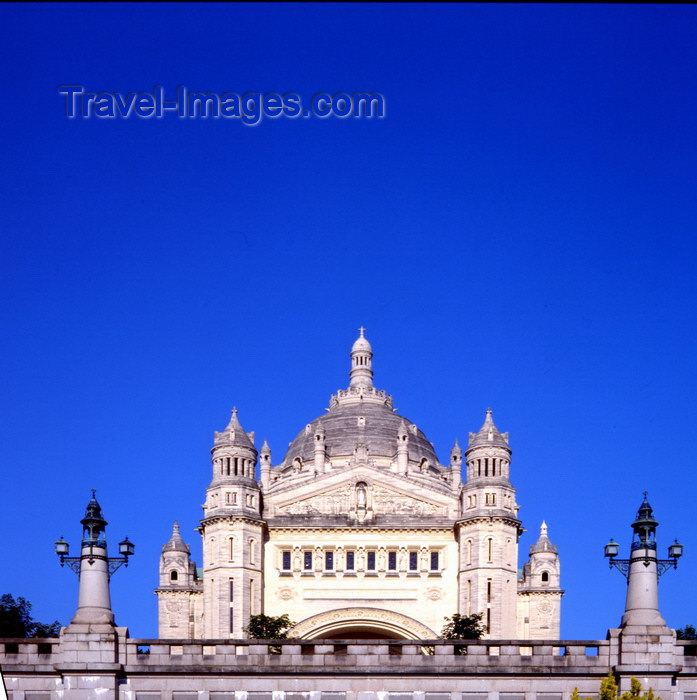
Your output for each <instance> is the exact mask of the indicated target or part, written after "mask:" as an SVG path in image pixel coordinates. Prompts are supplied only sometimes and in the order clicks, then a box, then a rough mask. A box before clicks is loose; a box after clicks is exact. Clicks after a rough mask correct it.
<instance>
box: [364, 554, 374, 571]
mask: <svg viewBox="0 0 697 700" xmlns="http://www.w3.org/2000/svg"><path fill="white" fill-rule="evenodd" d="M366 568H367V569H368V571H375V552H368V566H367V567H366Z"/></svg>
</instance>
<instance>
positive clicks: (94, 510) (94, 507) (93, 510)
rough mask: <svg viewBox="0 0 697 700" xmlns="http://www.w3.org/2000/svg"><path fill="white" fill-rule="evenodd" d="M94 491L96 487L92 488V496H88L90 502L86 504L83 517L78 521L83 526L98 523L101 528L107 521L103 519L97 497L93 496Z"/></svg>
mask: <svg viewBox="0 0 697 700" xmlns="http://www.w3.org/2000/svg"><path fill="white" fill-rule="evenodd" d="M96 493H97V489H92V498H90V502H89V503H88V504H87V508H86V509H85V517H84V518H83V519H82V520H81V521H80V523H81V524H82V525H84V526H85V527H86V526H87V525H98V526H100V527H101V529H102V530H103V529H104V527H106V525H108V523H107V521H106V520H104V516H103V515H102V507H101V506H100V505H99V503H97V497H96V496H95V494H96Z"/></svg>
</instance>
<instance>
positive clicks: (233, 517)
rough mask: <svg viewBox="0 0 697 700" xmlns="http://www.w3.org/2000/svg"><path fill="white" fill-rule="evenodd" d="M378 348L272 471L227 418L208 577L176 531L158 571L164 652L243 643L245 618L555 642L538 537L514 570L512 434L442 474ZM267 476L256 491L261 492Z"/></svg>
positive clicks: (360, 358)
mask: <svg viewBox="0 0 697 700" xmlns="http://www.w3.org/2000/svg"><path fill="white" fill-rule="evenodd" d="M372 356H373V353H372V348H371V346H370V344H369V343H368V341H367V339H366V338H365V337H364V336H363V332H362V331H361V336H360V337H359V338H358V340H357V341H356V342H355V343H354V345H353V348H352V350H351V373H350V385H349V387H348V388H347V389H345V390H341V391H338V392H337V393H336V394H335V395H333V396H332V397H331V400H330V408H329V410H328V411H327V413H325V414H324V415H322V416H320V417H319V418H317V419H315V420H314V421H312V422H310V423H308V424H307V425H306V426H305V427H304V428H303V429H302V430H301V431H300V433H299V434H298V435H297V436H296V438H295V439H294V440H293V442H291V443H290V446H289V448H288V451H287V452H286V454H285V456H284V458H283V460H282V461H281V462H280V463H279V464H277V465H273V464H272V460H271V450H270V448H269V446H268V444H267V443H266V442H264V444H263V446H262V447H261V449H260V451H259V452H257V449H256V447H255V446H254V434H253V433H246V432H245V431H244V429H243V428H242V426H241V424H240V422H239V419H238V417H237V411H236V410H233V415H232V418H231V420H230V423H229V425H228V426H227V427H226V428H225V430H224V431H222V432H220V433H216V434H215V441H214V446H213V450H212V466H213V478H212V480H211V483H210V485H209V487H208V489H207V491H206V501H205V504H204V506H203V509H204V517H203V519H202V520H201V527H200V528H199V531H200V533H201V536H202V538H203V567H202V568H201V569H197V568H196V566H195V565H194V564H193V563H192V562H191V561H190V558H189V551H188V547H187V545H186V544H184V542H183V541H182V540H181V536H180V535H179V531H178V528H177V527H176V525H175V531H174V532H173V534H172V538H171V539H170V541H169V542H168V543H167V544H166V545H165V546H164V547H163V552H162V557H161V562H160V586H159V588H158V589H157V595H158V601H159V633H160V637H161V638H179V639H181V638H190V639H200V638H207V639H211V638H217V639H223V638H237V639H240V638H243V637H244V636H245V635H244V627H245V626H246V625H247V624H248V622H249V617H250V615H253V614H256V613H261V612H263V613H265V614H267V615H282V614H288V615H289V617H290V618H291V619H292V620H294V621H295V622H296V623H297V625H296V628H295V633H296V634H298V635H301V636H302V637H304V638H318V637H321V638H334V639H340V638H342V637H344V638H367V639H369V638H393V639H416V638H427V637H431V638H433V637H436V636H437V635H438V633H439V632H440V630H441V628H442V627H443V624H444V618H445V617H446V616H451V615H452V614H454V613H460V614H463V615H469V614H473V613H482V614H483V616H484V618H483V619H484V622H485V624H486V628H487V630H488V632H487V637H488V638H490V639H512V638H520V639H558V638H559V625H560V602H561V596H562V593H563V592H562V591H561V589H560V584H559V557H558V554H557V550H556V548H555V547H554V545H552V543H551V542H550V541H549V539H548V537H547V527H546V525H544V524H543V526H542V529H541V533H540V539H539V540H538V542H537V543H536V544H535V545H534V546H533V547H531V553H530V560H529V561H528V562H527V563H525V565H524V566H523V568H522V570H519V569H518V538H519V535H520V533H521V532H522V528H521V523H520V521H519V520H518V517H517V513H518V505H517V504H516V499H515V489H514V488H513V486H512V485H511V482H510V464H511V450H510V448H509V446H508V434H507V433H503V434H502V433H500V432H499V431H498V429H497V428H496V426H495V425H494V422H493V418H492V414H491V411H490V410H489V411H487V414H486V418H485V421H484V424H483V425H482V427H481V429H480V430H479V431H478V432H476V433H470V435H469V442H468V446H467V449H466V451H465V454H464V465H465V479H464V482H463V475H462V473H461V472H462V469H463V452H462V450H461V448H460V447H459V445H458V444H457V441H456V442H455V445H454V447H453V449H452V451H451V454H450V461H449V464H445V465H444V464H441V463H440V461H439V460H438V458H437V456H436V453H435V451H434V449H433V446H432V444H431V443H430V442H429V441H428V439H427V438H426V436H425V435H424V434H423V433H422V432H421V431H420V430H419V429H418V428H417V426H416V425H415V424H414V423H412V422H410V421H409V420H407V419H406V418H403V417H402V416H400V415H398V414H397V413H395V411H394V408H393V402H392V397H391V396H389V395H388V394H386V393H385V392H384V391H381V390H377V389H375V388H374V386H373V371H372ZM257 461H258V462H259V472H258V473H259V477H260V478H259V480H258V481H257V479H256V475H257V471H256V470H257Z"/></svg>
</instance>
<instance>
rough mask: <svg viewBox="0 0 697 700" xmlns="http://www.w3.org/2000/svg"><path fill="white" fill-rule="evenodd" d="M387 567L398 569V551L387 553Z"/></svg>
mask: <svg viewBox="0 0 697 700" xmlns="http://www.w3.org/2000/svg"><path fill="white" fill-rule="evenodd" d="M387 569H388V570H389V571H397V552H388V553H387Z"/></svg>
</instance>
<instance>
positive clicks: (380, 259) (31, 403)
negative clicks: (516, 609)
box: [0, 4, 697, 639]
mask: <svg viewBox="0 0 697 700" xmlns="http://www.w3.org/2000/svg"><path fill="white" fill-rule="evenodd" d="M0 33H1V37H0V38H1V42H0V46H2V49H0V51H1V52H2V61H0V77H1V78H2V82H1V84H2V85H3V89H4V90H5V91H6V99H5V100H4V101H3V102H4V108H3V110H2V111H0V129H1V131H2V136H3V138H2V140H1V141H0V162H1V163H2V166H1V167H0V178H2V187H1V191H0V197H1V200H0V226H1V231H2V237H1V242H0V246H1V248H0V254H1V255H2V260H3V265H2V268H3V275H2V289H1V292H2V298H3V302H4V303H3V304H2V316H1V317H0V323H1V331H2V338H3V339H2V347H1V348H0V359H1V361H2V367H3V374H4V379H3V382H2V386H3V388H2V401H1V408H2V415H1V421H0V422H1V425H0V468H1V469H2V475H3V490H2V497H1V498H2V508H0V532H1V533H2V544H1V552H2V557H3V560H4V565H3V566H2V567H1V570H0V592H10V593H13V594H14V595H22V596H24V597H26V598H28V599H29V600H30V601H31V602H32V603H33V605H34V613H35V616H36V617H37V618H38V619H40V620H43V621H50V620H53V619H56V618H58V619H59V620H61V621H62V622H63V623H67V622H68V621H69V619H70V617H71V616H72V614H73V612H74V610H75V606H76V601H77V579H76V577H75V576H74V574H73V573H72V572H70V571H69V570H67V569H62V570H61V569H60V567H59V566H58V562H57V560H56V557H55V555H54V554H53V542H54V540H55V539H57V538H58V537H59V536H60V535H64V536H65V537H66V539H67V540H68V541H69V542H70V543H71V544H72V545H73V552H76V550H77V545H78V543H79V537H80V525H79V520H80V518H81V517H82V516H83V513H84V508H85V505H86V503H87V501H88V500H89V496H90V489H91V488H96V489H97V496H98V499H99V501H100V503H101V504H102V506H103V509H104V512H105V515H106V518H107V520H108V521H109V528H108V536H109V540H110V542H111V544H112V551H113V552H115V545H116V543H117V542H118V541H119V540H120V539H121V538H122V537H123V536H124V535H128V536H129V538H130V539H131V540H133V541H134V542H135V543H136V556H135V557H134V559H133V561H132V564H131V565H130V566H129V568H128V569H127V570H125V571H124V570H121V571H119V572H118V573H117V574H116V575H115V576H114V579H113V582H112V596H113V602H114V609H115V612H116V617H117V622H118V623H119V624H121V625H126V626H128V627H129V628H130V631H131V635H132V636H135V637H153V636H156V633H157V624H156V601H155V597H154V595H153V593H152V590H153V588H154V587H155V586H156V585H157V567H158V556H159V551H160V547H161V545H162V543H164V542H165V541H166V540H167V539H168V537H169V534H170V531H171V525H172V521H173V520H174V519H175V518H176V519H178V520H179V521H180V523H181V526H182V533H183V535H184V536H185V539H186V540H187V541H188V542H190V543H191V544H192V551H193V554H194V557H195V558H196V559H197V560H198V561H199V562H200V559H201V557H200V543H199V541H198V538H199V536H198V534H197V533H196V532H195V528H196V527H197V524H198V520H199V518H200V516H201V509H200V504H201V503H202V502H203V498H204V491H205V488H206V486H207V484H208V482H209V480H210V462H209V450H210V447H211V446H212V439H213V431H214V430H221V429H222V428H223V427H224V426H225V425H226V423H227V420H228V418H229V411H230V408H231V407H232V406H233V405H236V406H237V407H238V408H239V412H240V413H239V416H240V420H241V421H242V424H243V425H244V427H245V429H246V430H249V431H251V430H254V431H256V434H257V437H258V439H259V440H262V439H263V438H267V439H268V441H269V443H270V445H271V448H272V450H273V461H274V463H278V462H279V461H280V460H281V459H282V457H283V454H284V448H285V447H287V444H288V442H290V441H291V440H292V439H293V437H294V436H295V434H296V433H297V432H298V431H299V430H300V428H301V427H303V426H304V425H305V424H306V423H307V422H309V421H310V420H311V419H313V418H314V417H316V416H318V415H320V414H321V413H322V412H323V410H324V408H325V407H326V406H327V405H328V399H329V395H330V394H331V393H332V392H334V391H336V389H338V388H343V387H345V386H346V385H347V383H348V368H349V363H348V352H349V349H350V346H351V343H352V342H353V340H354V338H355V337H356V335H357V331H356V329H357V328H358V326H360V325H365V326H366V328H367V329H368V331H367V336H368V337H369V339H370V341H371V343H372V345H373V348H374V352H375V357H374V368H375V383H376V385H377V386H378V387H379V388H383V389H386V390H387V391H388V392H390V393H391V394H393V396H394V398H395V406H396V407H397V408H398V410H399V412H400V413H402V414H403V415H405V416H407V417H408V418H409V419H410V420H412V421H414V422H415V423H416V424H417V425H418V426H419V427H420V428H421V429H422V430H424V432H425V433H426V435H427V436H428V437H429V439H430V440H432V441H433V443H434V445H435V448H436V451H437V453H438V455H439V457H440V459H441V461H445V460H447V458H448V452H449V450H450V447H451V445H452V442H453V440H454V438H455V437H458V438H459V439H460V442H461V444H463V443H464V442H466V439H467V433H468V432H469V431H474V430H477V429H478V428H479V427H480V425H481V423H482V421H483V419H484V413H485V410H486V408H487V406H491V407H492V408H493V410H494V419H495V421H496V423H497V425H498V427H499V428H500V429H501V430H502V431H503V430H507V431H509V432H510V435H511V446H512V448H513V451H514V454H513V464H512V479H513V481H514V485H515V486H516V487H517V489H518V501H519V503H520V504H521V510H520V517H521V519H522V520H523V523H524V526H525V527H526V529H527V532H526V534H525V535H524V536H523V537H522V538H521V543H520V544H521V546H520V549H521V560H523V559H524V558H525V556H526V554H527V549H528V547H529V546H530V545H531V544H533V542H534V541H535V539H536V536H537V532H538V528H539V525H540V522H541V520H542V519H543V518H544V519H546V521H547V523H548V525H549V534H550V537H551V539H552V541H553V542H554V543H555V544H557V545H558V547H559V550H560V553H561V556H562V581H563V586H564V588H565V589H566V591H567V593H566V596H565V598H564V601H563V608H562V636H563V637H565V638H581V639H596V638H603V637H604V636H605V633H606V630H607V629H608V628H609V627H614V626H616V625H617V624H618V623H619V620H620V617H621V614H622V611H623V606H624V594H625V583H624V580H623V579H622V577H621V576H620V575H619V574H618V573H617V572H610V571H608V568H607V563H606V562H605V561H604V560H603V557H602V548H603V546H604V544H605V543H606V541H607V540H608V539H609V538H610V537H611V536H612V537H614V538H615V539H616V540H617V541H619V542H620V543H621V544H622V547H623V549H622V553H623V554H624V555H627V553H628V545H629V539H630V534H631V532H630V528H629V524H630V523H631V522H632V520H633V518H634V515H635V512H636V509H637V507H638V506H639V504H640V502H641V497H642V496H641V494H642V491H644V490H648V491H649V500H650V501H651V503H652V505H653V506H654V511H655V515H656V517H657V519H658V520H659V522H660V523H661V525H660V528H659V531H658V535H659V547H660V553H661V554H662V555H664V554H665V549H666V548H667V546H668V545H669V544H670V542H672V540H673V538H674V537H678V538H679V539H680V541H681V542H682V543H683V544H684V545H685V557H684V559H683V561H682V562H681V564H680V567H679V569H678V571H677V572H671V573H669V574H667V575H666V576H665V577H664V578H663V579H662V580H661V586H660V595H661V606H662V612H663V614H664V617H665V618H666V620H667V622H668V624H670V625H672V626H682V625H684V624H686V623H693V624H695V623H697V604H695V601H694V595H693V587H694V586H693V582H694V580H695V578H696V577H697V563H695V562H697V537H696V535H695V532H696V530H695V525H694V502H695V499H696V498H697V478H696V477H695V466H696V462H697V459H696V458H695V450H694V446H693V442H694V436H695V435H696V434H697V408H696V402H695V387H696V385H697V381H696V380H697V372H696V370H695V357H696V356H697V330H696V318H695V316H696V311H695V308H696V306H697V304H696V302H697V283H696V281H695V262H696V260H697V239H696V237H695V221H696V214H697V205H696V201H697V199H696V197H695V192H696V191H697V169H696V167H695V164H696V163H697V126H696V124H697V104H696V95H697V91H696V88H697V10H695V8H694V7H692V6H689V5H688V6H670V5H669V6H651V5H640V6H632V5H629V6H599V7H596V6H585V5H575V6H566V5H564V6H554V5H552V6H526V5H450V4H447V5H428V6H421V5H418V4H409V5H399V4H383V5H364V4H357V5H352V4H346V5H302V4H296V5H261V6H257V5H255V6H251V5H237V4H235V5H218V4H211V5H196V6H192V5H185V4H175V5H162V4H157V5H148V4H143V5H136V4H128V5H119V4H107V5H99V6H97V5H41V4H35V5H34V4H32V5H28V6H24V5H12V4H5V5H2V6H0ZM65 84H78V85H83V86H85V89H86V90H87V91H95V92H110V93H116V92H118V93H122V94H126V93H129V92H145V91H152V89H153V87H154V86H155V85H162V86H163V87H164V89H165V90H166V91H167V92H168V93H174V92H175V91H176V89H177V86H179V85H185V86H187V87H188V88H189V90H203V91H215V92H220V93H222V92H226V91H231V92H236V93H239V94H242V93H246V92H250V91H252V92H261V93H264V94H266V93H269V92H278V93H286V92H296V93H298V94H299V95H300V96H301V97H302V98H303V102H304V103H305V102H309V100H310V99H311V97H312V96H313V95H315V94H317V93H319V92H328V93H330V94H334V93H337V92H351V93H353V92H365V91H375V92H379V93H381V94H382V95H383V96H384V97H385V102H386V115H385V117H384V118H383V119H353V118H347V119H339V118H336V117H332V118H327V119H318V118H308V119H303V118H301V119H290V118H279V119H263V120H262V122H261V123H260V124H258V125H257V126H254V127H250V126H245V125H243V124H241V123H240V122H239V121H237V120H224V119H218V120H213V119H183V120H181V119H178V118H177V117H176V116H174V115H166V116H165V117H164V118H162V119H141V118H137V117H135V116H131V117H130V118H128V119H114V120H103V119H97V118H90V119H79V118H78V119H68V118H66V116H65V101H64V98H62V97H61V96H60V95H59V94H58V92H57V87H58V86H59V85H65ZM453 612H454V611H453Z"/></svg>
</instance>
